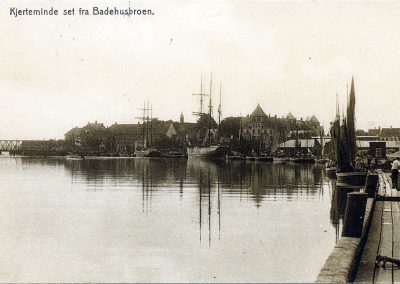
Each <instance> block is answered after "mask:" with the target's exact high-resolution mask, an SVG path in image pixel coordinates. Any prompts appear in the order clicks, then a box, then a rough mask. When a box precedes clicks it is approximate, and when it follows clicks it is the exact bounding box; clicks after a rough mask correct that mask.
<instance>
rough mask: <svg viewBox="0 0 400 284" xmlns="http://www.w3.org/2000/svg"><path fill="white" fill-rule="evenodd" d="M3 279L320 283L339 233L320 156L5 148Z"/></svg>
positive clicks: (0, 238) (0, 201)
mask: <svg viewBox="0 0 400 284" xmlns="http://www.w3.org/2000/svg"><path fill="white" fill-rule="evenodd" d="M0 172H1V187H0V207H1V209H2V210H1V218H0V244H1V246H0V281H1V282H10V281H23V282H37V281H40V282H61V281H63V282H99V281H100V282H110V281H113V282H165V281H168V282H182V281H184V282H194V281H197V282H199V281H200V282H203V281H204V282H226V281H229V282H299V281H308V282H310V281H314V280H315V278H316V276H317V274H318V272H319V270H320V268H321V267H322V265H323V264H324V261H325V259H326V258H327V256H328V255H329V253H330V252H331V250H332V248H333V247H334V245H335V242H336V238H337V235H338V233H339V232H338V230H339V229H338V224H337V223H338V222H339V221H338V215H339V214H338V211H340V210H339V209H337V205H336V204H337V198H333V197H332V194H331V192H332V185H331V184H330V182H329V181H328V179H327V178H325V176H324V171H323V168H322V167H320V166H317V165H315V166H314V165H290V164H288V165H285V164H271V163H254V162H253V163H249V162H227V163H225V162H223V163H213V162H204V161H191V160H189V161H187V160H163V159H158V160H149V159H104V160H85V161H69V160H64V159H61V158H60V159H40V158H28V157H26V158H21V157H8V156H4V155H3V156H0Z"/></svg>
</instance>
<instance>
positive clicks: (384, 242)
mask: <svg viewBox="0 0 400 284" xmlns="http://www.w3.org/2000/svg"><path fill="white" fill-rule="evenodd" d="M391 204H392V202H384V207H383V219H382V239H381V243H380V248H379V251H378V254H380V255H382V256H389V257H392V227H393V223H392V208H391V207H392V206H391ZM392 268H393V265H392V264H391V263H387V264H386V269H383V268H379V269H378V271H379V272H378V273H377V277H376V279H375V281H376V282H379V283H381V282H385V283H388V282H392Z"/></svg>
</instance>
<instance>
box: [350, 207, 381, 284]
mask: <svg viewBox="0 0 400 284" xmlns="http://www.w3.org/2000/svg"><path fill="white" fill-rule="evenodd" d="M383 205H384V202H381V201H378V202H376V204H375V210H374V215H373V217H372V223H371V228H370V230H369V234H368V239H367V243H366V244H365V248H364V252H363V254H362V256H361V261H360V265H359V268H358V271H357V275H356V279H355V282H357V283H361V282H362V283H372V280H373V275H374V269H375V259H376V255H377V251H378V245H379V236H380V232H381V220H382V213H383Z"/></svg>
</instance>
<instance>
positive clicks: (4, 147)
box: [0, 140, 22, 151]
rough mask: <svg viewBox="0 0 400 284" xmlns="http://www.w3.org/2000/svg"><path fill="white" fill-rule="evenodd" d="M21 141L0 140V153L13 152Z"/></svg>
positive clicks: (19, 145)
mask: <svg viewBox="0 0 400 284" xmlns="http://www.w3.org/2000/svg"><path fill="white" fill-rule="evenodd" d="M21 144H22V140H0V151H15V150H18V149H19V148H20V147H21Z"/></svg>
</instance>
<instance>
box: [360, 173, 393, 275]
mask: <svg viewBox="0 0 400 284" xmlns="http://www.w3.org/2000/svg"><path fill="white" fill-rule="evenodd" d="M379 195H380V196H382V197H383V198H378V199H377V200H376V204H375V210H374V214H373V218H372V223H371V228H370V230H369V234H368V239H367V242H366V244H365V247H364V252H363V254H362V257H361V261H360V265H359V268H358V271H357V275H356V279H355V282H370V283H374V282H377V283H383V282H386V283H387V282H391V283H394V282H400V269H399V267H398V266H397V265H396V264H393V263H392V262H389V261H388V262H386V265H385V266H383V264H384V263H383V262H382V261H380V262H379V263H377V265H376V260H377V256H378V255H380V256H382V257H390V258H397V259H399V258H400V206H399V197H400V194H399V191H398V190H396V189H392V188H391V181H390V178H389V175H387V174H382V175H381V176H380V187H379ZM380 200H381V201H380ZM382 260H383V258H382Z"/></svg>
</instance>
